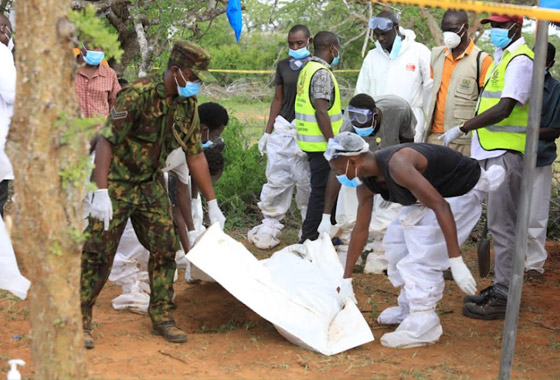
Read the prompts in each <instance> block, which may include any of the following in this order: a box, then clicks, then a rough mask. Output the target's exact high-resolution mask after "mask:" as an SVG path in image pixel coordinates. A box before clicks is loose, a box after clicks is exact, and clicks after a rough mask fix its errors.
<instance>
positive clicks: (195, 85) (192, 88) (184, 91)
mask: <svg viewBox="0 0 560 380" xmlns="http://www.w3.org/2000/svg"><path fill="white" fill-rule="evenodd" d="M179 73H180V74H181V77H182V78H183V80H184V81H185V82H187V84H186V85H185V87H181V86H179V82H177V77H175V83H177V93H178V94H179V96H182V97H185V98H190V97H191V96H195V95H196V94H198V92H199V91H200V87H201V83H200V81H196V82H189V81H187V80H186V79H185V77H184V76H183V72H182V71H181V70H179Z"/></svg>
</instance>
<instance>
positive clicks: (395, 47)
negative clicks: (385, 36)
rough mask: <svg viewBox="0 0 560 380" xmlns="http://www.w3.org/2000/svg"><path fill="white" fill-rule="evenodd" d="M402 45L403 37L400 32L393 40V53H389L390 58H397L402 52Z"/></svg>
mask: <svg viewBox="0 0 560 380" xmlns="http://www.w3.org/2000/svg"><path fill="white" fill-rule="evenodd" d="M401 46H402V38H401V36H399V35H398V34H397V35H396V36H395V40H394V41H393V47H392V48H391V54H390V55H389V58H390V59H397V57H398V56H399V53H400V52H401Z"/></svg>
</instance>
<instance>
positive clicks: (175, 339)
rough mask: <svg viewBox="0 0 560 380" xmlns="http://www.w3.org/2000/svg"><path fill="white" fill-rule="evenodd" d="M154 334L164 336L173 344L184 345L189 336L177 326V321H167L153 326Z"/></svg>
mask: <svg viewBox="0 0 560 380" xmlns="http://www.w3.org/2000/svg"><path fill="white" fill-rule="evenodd" d="M152 334H154V335H161V336H163V337H164V338H165V339H166V340H167V341H168V342H171V343H184V342H186V341H187V334H185V332H184V331H183V330H181V329H180V328H179V327H177V325H176V324H175V321H165V322H161V323H158V324H157V325H154V326H153V330H152Z"/></svg>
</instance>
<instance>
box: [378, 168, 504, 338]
mask: <svg viewBox="0 0 560 380" xmlns="http://www.w3.org/2000/svg"><path fill="white" fill-rule="evenodd" d="M504 175H505V172H504V170H503V169H502V168H501V167H498V166H492V167H491V168H489V169H488V171H486V172H485V171H484V170H482V171H481V175H480V179H479V181H478V183H477V184H476V186H475V187H474V188H473V189H472V190H471V191H469V192H468V193H466V194H464V195H462V196H459V197H453V198H446V201H447V202H448V203H449V205H450V207H451V211H452V212H453V216H454V219H455V223H456V224H457V237H458V242H459V245H461V244H463V243H464V242H465V240H466V239H467V238H468V236H469V234H470V233H471V231H472V229H473V228H474V226H475V225H476V223H477V221H478V219H479V218H480V215H481V213H482V200H483V199H484V198H485V195H486V193H487V192H489V191H493V190H495V189H496V188H497V187H498V186H499V185H500V184H501V182H502V181H503V179H504ZM383 247H384V248H385V252H386V255H387V259H388V261H389V269H388V275H389V280H390V281H391V283H392V284H393V285H394V286H395V287H400V288H401V293H400V295H399V298H398V305H399V306H396V307H390V308H388V309H386V310H384V311H383V312H382V313H381V314H380V315H379V317H378V319H377V321H378V322H379V323H382V324H396V323H400V325H399V327H398V328H397V330H396V331H394V332H392V333H387V334H385V335H383V336H382V337H381V344H382V345H383V346H386V347H395V348H409V347H418V346H424V345H428V344H433V343H435V342H437V341H438V340H439V338H440V336H441V334H442V332H443V330H442V327H441V324H440V321H439V317H438V315H437V313H436V306H437V303H438V301H439V300H440V299H441V298H442V296H443V289H444V287H445V283H444V280H443V271H444V270H445V269H447V268H449V256H448V252H447V246H446V243H445V239H444V237H443V233H442V232H441V228H440V226H439V224H438V221H437V219H436V215H435V213H434V212H433V211H432V210H430V209H428V208H426V207H425V206H423V205H412V206H407V207H404V208H403V209H402V211H401V213H400V215H399V217H398V218H397V219H396V220H395V221H394V222H393V223H391V225H390V226H389V228H388V229H387V234H386V235H385V238H384V239H383Z"/></svg>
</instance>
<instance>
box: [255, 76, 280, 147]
mask: <svg viewBox="0 0 560 380" xmlns="http://www.w3.org/2000/svg"><path fill="white" fill-rule="evenodd" d="M276 76H277V77H278V73H277V74H276ZM277 81H278V79H277ZM283 102H284V85H283V84H276V91H275V92H274V98H272V104H270V114H269V115H268V123H267V124H266V129H265V130H264V134H263V135H262V137H261V139H260V140H259V145H258V146H259V152H260V154H261V156H262V155H264V154H265V153H266V143H267V141H268V138H269V137H270V134H271V133H272V131H273V130H274V121H275V120H276V117H277V116H278V115H280V111H281V110H282V103H283Z"/></svg>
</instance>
